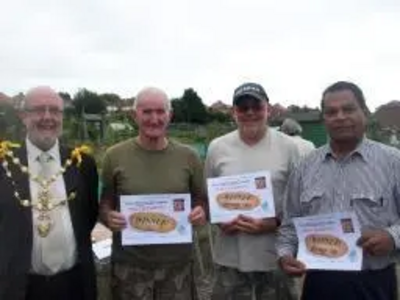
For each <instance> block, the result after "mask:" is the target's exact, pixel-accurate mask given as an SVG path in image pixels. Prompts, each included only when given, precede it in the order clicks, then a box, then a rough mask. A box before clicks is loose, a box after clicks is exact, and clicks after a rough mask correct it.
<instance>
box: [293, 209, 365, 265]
mask: <svg viewBox="0 0 400 300" xmlns="http://www.w3.org/2000/svg"><path fill="white" fill-rule="evenodd" d="M293 222H294V225H295V228H296V232H297V236H298V239H299V247H298V249H299V250H298V254H297V259H298V260H300V261H301V262H303V263H304V264H305V265H306V268H307V269H317V270H349V271H350V270H352V271H358V270H361V264H362V249H361V248H360V247H359V246H357V240H358V239H359V237H360V236H361V231H360V225H359V222H358V219H357V216H356V215H355V214H354V213H351V212H341V213H332V214H324V215H316V216H310V217H301V218H294V219H293Z"/></svg>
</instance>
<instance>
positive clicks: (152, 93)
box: [132, 87, 172, 111]
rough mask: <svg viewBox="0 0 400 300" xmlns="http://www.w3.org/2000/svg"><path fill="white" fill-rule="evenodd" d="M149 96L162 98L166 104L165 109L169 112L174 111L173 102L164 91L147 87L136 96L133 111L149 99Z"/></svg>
mask: <svg viewBox="0 0 400 300" xmlns="http://www.w3.org/2000/svg"><path fill="white" fill-rule="evenodd" d="M149 96H162V97H163V99H164V102H165V108H166V109H167V111H172V104H171V100H170V99H169V98H168V96H167V94H166V93H165V92H164V91H163V90H161V89H159V88H156V87H146V88H144V89H142V90H140V91H139V93H138V94H137V95H136V98H135V101H134V102H133V106H132V109H133V110H134V111H135V110H137V107H138V105H139V103H140V102H143V101H145V100H146V99H148V97H149Z"/></svg>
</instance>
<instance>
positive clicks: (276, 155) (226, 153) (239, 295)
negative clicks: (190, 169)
mask: <svg viewBox="0 0 400 300" xmlns="http://www.w3.org/2000/svg"><path fill="white" fill-rule="evenodd" d="M268 102H269V99H268V96H267V94H266V92H265V90H264V89H263V87H262V86H261V85H259V84H256V83H245V84H243V85H241V86H239V87H238V88H237V89H236V90H235V92H234V96H233V116H234V119H235V121H236V123H237V125H238V129H237V130H235V131H233V132H231V133H228V134H226V135H224V136H222V137H219V138H217V139H215V140H213V141H212V142H211V144H210V146H209V150H208V154H207V158H206V164H205V171H206V175H207V177H209V178H211V177H219V176H228V175H238V174H245V173H251V172H256V171H270V172H271V180H272V185H273V195H274V201H275V207H276V212H277V217H276V218H268V219H253V218H250V217H244V216H238V217H237V218H235V219H234V220H232V221H231V222H229V223H225V224H218V226H217V227H218V230H217V235H216V239H215V247H214V261H215V263H216V265H217V280H216V284H215V286H214V290H213V295H212V299H213V300H217V299H218V300H219V299H227V300H228V299H229V300H231V299H232V300H254V299H256V300H261V299H280V300H281V299H296V295H295V292H294V288H293V283H292V282H291V281H290V279H289V278H286V277H284V275H283V274H282V273H281V272H280V271H279V270H278V267H277V256H276V253H275V232H276V230H277V228H278V226H279V224H280V216H281V214H282V197H283V194H284V190H285V187H286V181H287V178H288V176H289V173H290V171H291V169H292V168H293V166H294V165H295V163H296V162H297V160H298V159H299V154H298V150H297V147H296V145H295V144H294V142H293V141H292V140H291V138H290V137H288V136H286V135H285V134H283V133H281V132H278V131H276V130H273V129H272V128H268V126H267V125H266V123H267V120H268Z"/></svg>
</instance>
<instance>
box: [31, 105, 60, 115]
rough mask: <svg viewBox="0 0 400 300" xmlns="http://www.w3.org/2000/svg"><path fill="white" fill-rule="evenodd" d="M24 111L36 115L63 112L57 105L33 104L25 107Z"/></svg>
mask: <svg viewBox="0 0 400 300" xmlns="http://www.w3.org/2000/svg"><path fill="white" fill-rule="evenodd" d="M25 111H26V112H28V113H31V114H35V115H38V116H44V115H45V114H46V112H48V113H49V114H50V115H52V116H59V115H61V114H62V113H63V110H62V109H59V108H58V107H57V106H35V107H28V108H25Z"/></svg>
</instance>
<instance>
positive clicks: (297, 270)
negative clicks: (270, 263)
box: [279, 255, 306, 276]
mask: <svg viewBox="0 0 400 300" xmlns="http://www.w3.org/2000/svg"><path fill="white" fill-rule="evenodd" d="M279 264H280V266H281V268H282V269H283V271H285V273H286V274H288V275H290V276H302V275H303V274H304V273H305V271H306V266H305V265H304V264H303V263H302V262H301V261H299V260H297V259H295V258H294V257H293V256H291V255H285V256H282V257H281V258H279Z"/></svg>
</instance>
